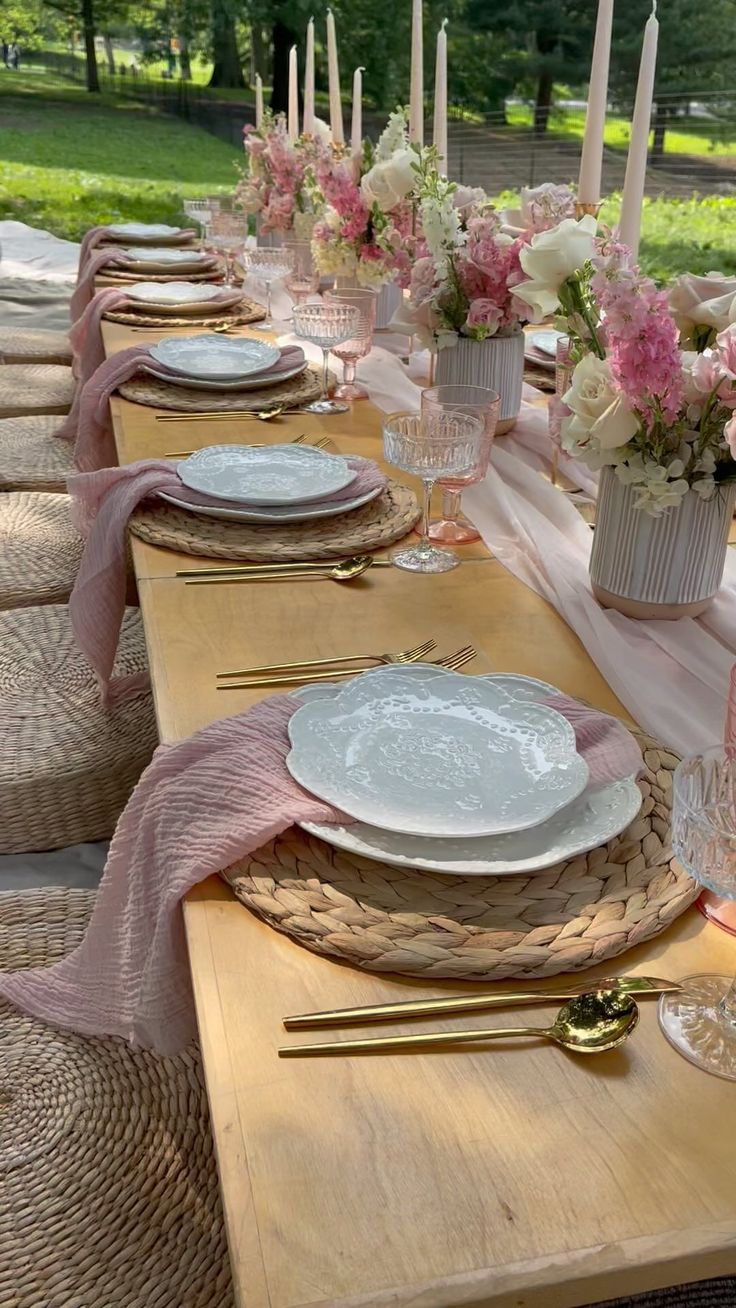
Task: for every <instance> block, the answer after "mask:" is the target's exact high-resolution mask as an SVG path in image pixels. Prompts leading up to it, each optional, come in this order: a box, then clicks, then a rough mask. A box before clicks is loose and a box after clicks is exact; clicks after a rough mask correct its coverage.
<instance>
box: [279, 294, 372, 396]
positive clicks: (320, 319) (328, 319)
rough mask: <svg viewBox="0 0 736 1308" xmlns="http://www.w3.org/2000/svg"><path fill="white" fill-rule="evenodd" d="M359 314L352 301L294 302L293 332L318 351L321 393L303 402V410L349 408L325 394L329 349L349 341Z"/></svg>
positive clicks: (327, 378) (354, 330) (353, 333)
mask: <svg viewBox="0 0 736 1308" xmlns="http://www.w3.org/2000/svg"><path fill="white" fill-rule="evenodd" d="M359 321H360V314H359V313H358V310H357V309H355V308H354V307H353V305H352V304H338V303H334V302H333V303H328V302H327V301H323V302H322V303H321V304H298V305H295V306H294V316H293V318H292V322H293V324H294V334H295V335H296V336H299V337H301V339H302V340H303V341H311V342H312V344H314V345H319V347H320V349H321V350H322V396H321V398H320V399H319V400H315V401H314V402H313V403H312V404H307V405H305V409H304V411H305V413H346V412H347V410H348V408H349V407H350V406H349V405H347V404H343V402H342V401H341V400H331V399H330V398H329V395H328V388H329V378H330V374H329V369H328V361H329V357H330V350H334V348H335V346H336V345H342V343H343V341H349V340H350V338H351V337H352V336H354V335H355V332H356V330H357V328H358V324H359Z"/></svg>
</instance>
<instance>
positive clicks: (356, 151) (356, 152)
mask: <svg viewBox="0 0 736 1308" xmlns="http://www.w3.org/2000/svg"><path fill="white" fill-rule="evenodd" d="M364 72H365V69H364V68H356V70H355V72H354V73H353V121H352V125H351V129H350V152H351V154H352V155H353V158H354V159H359V158H360V156H361V154H362V153H363V73H364Z"/></svg>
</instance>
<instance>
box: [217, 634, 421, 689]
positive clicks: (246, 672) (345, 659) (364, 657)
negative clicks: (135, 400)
mask: <svg viewBox="0 0 736 1308" xmlns="http://www.w3.org/2000/svg"><path fill="white" fill-rule="evenodd" d="M436 645H437V642H436V641H435V640H425V641H423V643H422V644H421V645H414V647H413V648H412V649H400V650H399V651H398V653H396V654H391V653H389V654H341V655H339V656H338V657H337V658H325V659H297V661H296V662H295V663H263V664H262V665H261V666H260V667H256V668H236V670H235V671H234V672H218V674H217V676H218V679H220V680H225V679H227V678H228V677H255V676H260V675H261V673H264V672H286V671H289V670H293V669H294V668H336V667H342V666H344V664H346V663H371V662H372V663H379V664H380V663H414V662H416V660H417V659H420V658H422V656H423V655H424V654H428V653H429V651H430V650H431V649H435V647H436ZM355 671H356V672H357V671H359V669H357V668H356V669H355Z"/></svg>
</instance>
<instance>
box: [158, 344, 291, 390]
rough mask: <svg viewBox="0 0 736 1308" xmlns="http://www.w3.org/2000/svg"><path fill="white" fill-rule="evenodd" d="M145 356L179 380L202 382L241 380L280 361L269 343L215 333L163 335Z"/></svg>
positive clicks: (277, 353) (277, 349)
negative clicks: (176, 373) (169, 369)
mask: <svg viewBox="0 0 736 1308" xmlns="http://www.w3.org/2000/svg"><path fill="white" fill-rule="evenodd" d="M149 353H150V355H151V358H152V359H155V360H156V361H157V362H158V363H162V364H163V365H164V367H165V368H171V370H172V371H173V372H178V373H181V375H182V377H194V378H199V379H201V380H203V381H231V382H237V381H241V380H242V379H243V378H244V377H249V376H251V375H252V374H253V373H259V372H263V371H264V369H265V368H271V367H272V366H273V364H274V363H276V362H277V361H278V360H279V359H280V358H281V350H280V349H279V347H278V345H271V344H270V342H269V341H255V340H250V339H249V338H248V337H238V338H234V337H230V336H219V335H218V334H217V333H216V332H200V333H199V334H198V335H197V336H166V337H164V339H163V340H162V341H157V342H156V344H155V345H152V346H151V348H150V351H149ZM169 380H171V379H170V378H169Z"/></svg>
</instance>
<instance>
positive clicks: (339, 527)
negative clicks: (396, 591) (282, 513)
mask: <svg viewBox="0 0 736 1308" xmlns="http://www.w3.org/2000/svg"><path fill="white" fill-rule="evenodd" d="M419 513H420V510H419V505H418V503H417V499H416V496H415V495H414V493H413V492H412V491H410V490H408V488H407V487H406V486H401V485H400V484H399V483H398V482H395V481H390V482H389V484H388V486H387V487H386V490H385V491H383V493H382V494H381V495H379V496H378V497H377V498H376V499H375V500H371V502H370V503H369V504H364V505H363V506H362V508H360V509H353V510H352V511H351V512H349V513H341V514H339V516H337V517H335V518H317V519H314V520H313V521H311V522H294V523H292V524H291V525H286V524H285V523H278V524H276V525H274V526H272V527H269V526H265V525H263V526H257V527H254V526H249V525H248V523H245V522H223V521H221V520H220V519H218V518H204V517H202V516H198V515H197V514H196V513H187V511H186V509H177V508H174V506H173V505H172V504H165V503H164V502H163V501H162V500H148V501H147V502H146V503H145V504H144V505H142V506H141V508H140V509H137V510H136V512H135V513H134V514H133V516H132V518H131V519H130V529H131V531H132V532H133V534H134V535H135V536H140V538H141V540H145V541H147V542H148V544H149V545H162V546H163V547H164V548H165V549H170V550H181V551H182V552H183V553H185V554H200V555H202V556H204V557H205V558H214V559H263V560H266V559H268V560H278V561H280V562H288V561H290V560H298V559H341V558H344V557H345V556H346V555H349V554H362V553H364V552H366V551H370V550H375V549H379V548H380V547H381V546H383V545H391V544H392V543H393V542H394V541H396V540H400V539H401V537H402V536H406V535H407V533H408V532H410V531H411V529H412V527H414V525H415V524H416V522H417V520H418V518H419Z"/></svg>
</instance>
